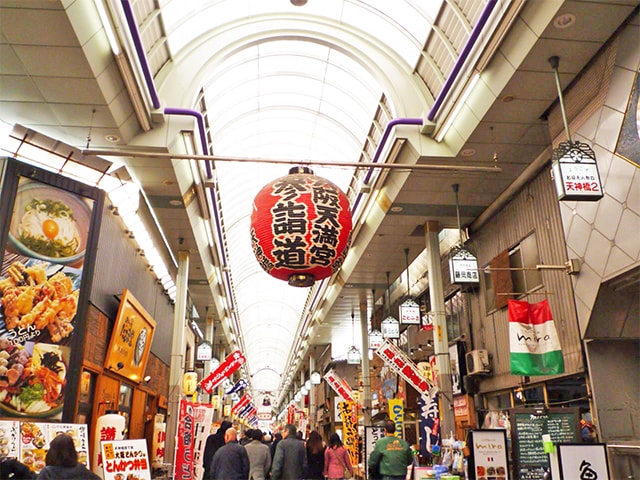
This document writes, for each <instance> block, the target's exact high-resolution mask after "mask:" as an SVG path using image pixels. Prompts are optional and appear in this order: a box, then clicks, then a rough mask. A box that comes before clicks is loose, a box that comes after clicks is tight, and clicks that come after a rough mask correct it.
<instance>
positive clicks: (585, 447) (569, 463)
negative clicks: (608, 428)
mask: <svg viewBox="0 0 640 480" xmlns="http://www.w3.org/2000/svg"><path fill="white" fill-rule="evenodd" d="M557 449H558V463H559V465H560V478H561V480H574V479H575V480H609V468H608V463H607V447H606V445H605V444H604V443H576V444H562V443H561V444H558V445H557Z"/></svg>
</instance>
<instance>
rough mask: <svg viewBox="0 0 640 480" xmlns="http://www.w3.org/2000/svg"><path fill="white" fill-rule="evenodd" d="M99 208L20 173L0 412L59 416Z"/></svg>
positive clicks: (7, 276) (10, 246)
mask: <svg viewBox="0 0 640 480" xmlns="http://www.w3.org/2000/svg"><path fill="white" fill-rule="evenodd" d="M93 206H94V200H92V199H90V198H85V197H82V196H80V195H76V194H74V193H72V192H69V191H67V190H64V189H61V188H58V187H55V186H52V185H49V184H46V183H42V182H39V181H36V180H32V179H30V178H26V177H19V181H18V187H17V193H16V195H15V201H14V204H13V209H12V214H11V222H10V225H9V229H8V232H7V239H6V242H5V251H4V256H3V262H2V269H1V271H0V416H9V417H24V418H49V419H56V418H57V419H59V418H61V415H62V408H63V402H64V396H65V387H66V385H67V381H68V378H67V370H68V366H69V361H70V348H71V345H72V337H73V334H74V329H75V328H76V317H77V312H78V305H79V296H80V284H81V281H82V277H83V266H84V259H85V251H86V249H87V242H88V238H89V227H90V223H91V216H92V209H93Z"/></svg>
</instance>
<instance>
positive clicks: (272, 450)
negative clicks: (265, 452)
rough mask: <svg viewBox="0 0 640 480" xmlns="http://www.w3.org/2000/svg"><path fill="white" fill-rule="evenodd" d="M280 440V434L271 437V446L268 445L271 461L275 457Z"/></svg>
mask: <svg viewBox="0 0 640 480" xmlns="http://www.w3.org/2000/svg"><path fill="white" fill-rule="evenodd" d="M281 440H282V434H281V433H280V432H278V433H276V434H274V435H273V440H272V441H271V445H269V450H270V453H271V460H273V457H275V456H276V448H277V447H278V443H280V441H281Z"/></svg>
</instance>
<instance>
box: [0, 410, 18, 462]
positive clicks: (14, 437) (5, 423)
mask: <svg viewBox="0 0 640 480" xmlns="http://www.w3.org/2000/svg"><path fill="white" fill-rule="evenodd" d="M19 436H20V422H18V421H12V420H0V462H1V461H2V460H3V459H5V458H18V457H19V454H20V448H19V447H20V444H19V442H18V437H19Z"/></svg>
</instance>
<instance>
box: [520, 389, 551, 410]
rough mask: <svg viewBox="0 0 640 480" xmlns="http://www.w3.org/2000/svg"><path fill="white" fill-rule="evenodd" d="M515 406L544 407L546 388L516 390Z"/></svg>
mask: <svg viewBox="0 0 640 480" xmlns="http://www.w3.org/2000/svg"><path fill="white" fill-rule="evenodd" d="M513 404H514V406H515V407H524V406H525V405H529V406H531V405H544V404H546V401H545V398H544V386H539V387H533V388H516V389H515V390H514V392H513Z"/></svg>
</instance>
